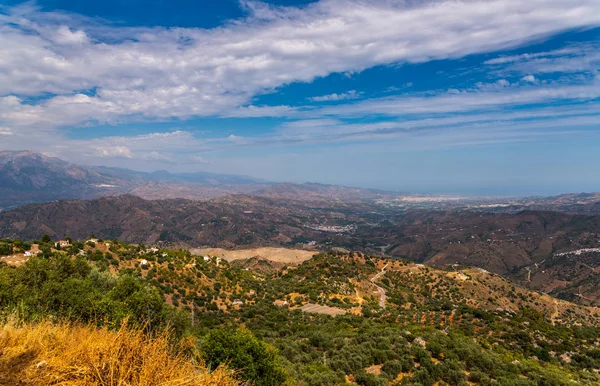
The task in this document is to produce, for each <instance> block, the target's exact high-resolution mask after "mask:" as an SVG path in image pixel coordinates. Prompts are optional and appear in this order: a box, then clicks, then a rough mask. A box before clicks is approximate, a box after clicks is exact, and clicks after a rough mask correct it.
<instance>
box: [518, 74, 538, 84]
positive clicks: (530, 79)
mask: <svg viewBox="0 0 600 386" xmlns="http://www.w3.org/2000/svg"><path fill="white" fill-rule="evenodd" d="M521 80H522V81H523V82H529V83H536V82H537V79H536V78H535V76H533V75H525V76H524V77H522V78H521Z"/></svg>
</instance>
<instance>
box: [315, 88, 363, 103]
mask: <svg viewBox="0 0 600 386" xmlns="http://www.w3.org/2000/svg"><path fill="white" fill-rule="evenodd" d="M362 94H363V93H362V92H357V91H356V90H350V91H348V92H344V93H340V94H336V93H333V94H328V95H321V96H314V97H310V98H308V100H310V101H311V102H336V101H345V100H350V99H357V98H360V96H361V95H362Z"/></svg>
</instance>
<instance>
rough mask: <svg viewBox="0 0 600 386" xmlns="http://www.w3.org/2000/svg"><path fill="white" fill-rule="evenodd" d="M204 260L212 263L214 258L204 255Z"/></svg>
mask: <svg viewBox="0 0 600 386" xmlns="http://www.w3.org/2000/svg"><path fill="white" fill-rule="evenodd" d="M203 259H204V261H206V262H207V263H210V262H211V261H212V259H211V258H210V257H208V256H204V257H203Z"/></svg>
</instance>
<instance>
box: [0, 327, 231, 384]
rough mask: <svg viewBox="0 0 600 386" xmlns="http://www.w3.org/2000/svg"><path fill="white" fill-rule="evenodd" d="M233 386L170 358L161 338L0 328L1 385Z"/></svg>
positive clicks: (225, 375)
mask: <svg viewBox="0 0 600 386" xmlns="http://www.w3.org/2000/svg"><path fill="white" fill-rule="evenodd" d="M188 348H189V347H188ZM179 351H184V350H179ZM237 384H238V383H237V382H236V381H235V380H234V379H233V378H232V374H231V372H230V371H227V369H225V368H223V367H220V368H218V369H217V370H215V371H213V372H210V373H209V372H208V371H207V370H206V368H205V367H204V366H203V365H202V364H198V363H194V361H192V360H191V359H190V358H189V357H188V356H185V355H182V354H176V353H174V350H173V349H172V346H170V344H169V341H168V337H167V335H165V334H163V335H161V336H157V337H153V338H150V337H147V336H146V335H145V334H144V333H143V332H142V331H140V330H131V329H127V328H125V327H123V328H121V329H120V330H119V331H110V330H107V329H105V328H96V327H90V326H79V325H73V324H67V323H62V324H52V323H49V322H44V323H37V324H25V325H22V326H16V325H15V324H14V323H10V322H9V323H7V324H5V325H4V326H2V327H0V385H65V386H66V385H69V386H84V385H85V386H87V385H102V386H151V385H157V386H158V385H164V386H167V385H168V386H180V385H198V386H205V385H215V386H221V385H222V386H230V385H231V386H233V385H237Z"/></svg>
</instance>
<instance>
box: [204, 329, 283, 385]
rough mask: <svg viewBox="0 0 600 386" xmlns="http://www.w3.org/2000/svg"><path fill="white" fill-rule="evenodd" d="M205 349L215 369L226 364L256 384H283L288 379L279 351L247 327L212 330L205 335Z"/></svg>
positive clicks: (211, 365)
mask: <svg viewBox="0 0 600 386" xmlns="http://www.w3.org/2000/svg"><path fill="white" fill-rule="evenodd" d="M202 352H203V354H204V357H205V360H206V362H207V363H208V365H209V367H211V368H212V369H214V368H216V367H217V366H218V365H220V364H227V365H228V366H230V367H232V368H234V369H236V370H239V371H240V372H241V376H242V378H244V379H245V380H248V381H251V382H252V384H253V385H256V386H274V385H280V384H282V383H283V382H284V381H285V379H286V377H285V373H284V371H283V368H282V367H281V366H280V365H279V363H278V360H277V351H276V350H275V349H274V348H273V347H271V346H269V345H267V344H266V343H264V342H262V341H260V340H258V339H257V338H256V337H255V336H254V335H252V333H251V332H250V331H249V330H246V329H233V328H228V329H218V330H213V331H211V332H210V333H209V334H208V335H207V336H206V337H205V339H204V342H203V344H202Z"/></svg>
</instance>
